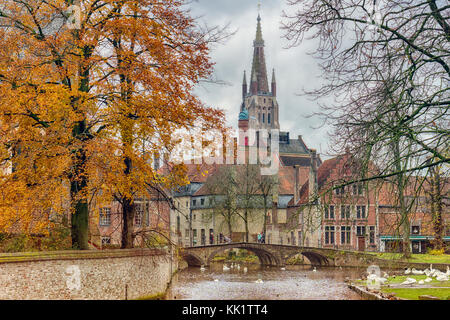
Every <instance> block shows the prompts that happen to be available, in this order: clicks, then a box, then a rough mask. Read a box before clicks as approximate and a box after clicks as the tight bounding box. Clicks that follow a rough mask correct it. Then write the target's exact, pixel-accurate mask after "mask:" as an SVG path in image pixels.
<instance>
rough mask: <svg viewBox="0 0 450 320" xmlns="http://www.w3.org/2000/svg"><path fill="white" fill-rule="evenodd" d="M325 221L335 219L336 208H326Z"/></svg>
mask: <svg viewBox="0 0 450 320" xmlns="http://www.w3.org/2000/svg"><path fill="white" fill-rule="evenodd" d="M325 219H331V220H333V219H334V206H326V207H325Z"/></svg>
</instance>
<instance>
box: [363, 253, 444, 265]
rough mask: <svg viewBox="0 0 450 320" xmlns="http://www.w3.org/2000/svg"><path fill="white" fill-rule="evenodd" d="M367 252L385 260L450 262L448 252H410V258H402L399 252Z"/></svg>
mask: <svg viewBox="0 0 450 320" xmlns="http://www.w3.org/2000/svg"><path fill="white" fill-rule="evenodd" d="M366 253H369V254H373V255H376V256H377V257H378V258H380V259H386V260H399V261H406V262H415V263H448V264H450V254H440V255H435V254H412V255H411V258H410V259H405V258H403V255H402V254H401V253H391V252H366Z"/></svg>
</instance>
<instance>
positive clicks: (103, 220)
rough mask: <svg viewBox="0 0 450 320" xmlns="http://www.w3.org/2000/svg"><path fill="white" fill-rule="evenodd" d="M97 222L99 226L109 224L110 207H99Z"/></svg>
mask: <svg viewBox="0 0 450 320" xmlns="http://www.w3.org/2000/svg"><path fill="white" fill-rule="evenodd" d="M99 223H100V225H101V226H109V225H110V224H111V208H100V219H99Z"/></svg>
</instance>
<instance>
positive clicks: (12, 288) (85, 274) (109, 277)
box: [0, 249, 177, 300]
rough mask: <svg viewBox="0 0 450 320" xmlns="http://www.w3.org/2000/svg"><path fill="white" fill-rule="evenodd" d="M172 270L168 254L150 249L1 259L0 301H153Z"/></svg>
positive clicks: (35, 255)
mask: <svg viewBox="0 0 450 320" xmlns="http://www.w3.org/2000/svg"><path fill="white" fill-rule="evenodd" d="M176 267H177V263H176V259H173V258H171V255H170V254H169V253H166V252H163V251H159V250H150V249H130V250H97V251H62V252H39V253H20V254H0V299H24V300H33V299H52V300H70V299H77V300H83V299H89V300H90V299H100V300H110V299H113V300H123V299H136V298H141V297H148V296H154V295H159V294H163V293H164V292H165V291H166V289H167V286H168V283H170V280H171V277H172V274H173V272H174V271H175V270H176ZM77 274H79V277H77ZM78 279H79V281H78Z"/></svg>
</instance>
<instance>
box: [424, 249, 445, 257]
mask: <svg viewBox="0 0 450 320" xmlns="http://www.w3.org/2000/svg"><path fill="white" fill-rule="evenodd" d="M427 253H428V254H431V255H434V256H440V255H443V254H444V253H445V249H444V248H442V249H440V250H436V249H428V250H427Z"/></svg>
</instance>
